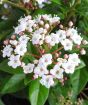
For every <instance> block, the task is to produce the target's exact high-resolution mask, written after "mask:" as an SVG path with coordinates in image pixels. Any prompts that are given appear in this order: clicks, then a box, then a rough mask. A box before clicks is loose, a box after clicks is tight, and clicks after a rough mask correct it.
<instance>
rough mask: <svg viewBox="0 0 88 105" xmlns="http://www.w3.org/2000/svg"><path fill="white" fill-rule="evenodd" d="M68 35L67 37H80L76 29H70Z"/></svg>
mask: <svg viewBox="0 0 88 105" xmlns="http://www.w3.org/2000/svg"><path fill="white" fill-rule="evenodd" d="M66 35H67V36H70V37H71V36H74V35H78V32H77V30H76V29H74V28H69V29H68V30H67V31H66Z"/></svg>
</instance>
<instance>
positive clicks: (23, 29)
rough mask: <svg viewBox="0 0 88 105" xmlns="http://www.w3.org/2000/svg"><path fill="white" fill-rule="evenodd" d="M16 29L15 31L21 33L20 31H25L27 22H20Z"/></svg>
mask: <svg viewBox="0 0 88 105" xmlns="http://www.w3.org/2000/svg"><path fill="white" fill-rule="evenodd" d="M14 29H15V33H16V34H19V33H20V32H23V31H25V29H26V23H23V24H20V25H18V26H17V27H15V28H14Z"/></svg>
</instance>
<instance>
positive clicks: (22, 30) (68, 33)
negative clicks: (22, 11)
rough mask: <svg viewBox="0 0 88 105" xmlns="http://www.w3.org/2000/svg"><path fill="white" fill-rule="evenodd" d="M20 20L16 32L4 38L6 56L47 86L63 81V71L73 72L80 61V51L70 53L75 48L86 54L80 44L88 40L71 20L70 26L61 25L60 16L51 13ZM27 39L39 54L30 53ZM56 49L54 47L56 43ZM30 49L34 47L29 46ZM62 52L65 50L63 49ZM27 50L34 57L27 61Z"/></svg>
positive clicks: (12, 62) (4, 55) (13, 64)
mask: <svg viewBox="0 0 88 105" xmlns="http://www.w3.org/2000/svg"><path fill="white" fill-rule="evenodd" d="M18 22H19V24H18V26H17V27H15V28H14V35H12V36H11V38H10V39H7V40H5V41H4V45H5V46H4V49H3V50H2V53H3V57H8V65H9V66H11V67H13V68H14V69H16V68H17V67H19V66H20V67H22V68H23V72H24V73H25V74H29V73H32V74H33V78H34V79H37V78H39V79H40V80H39V81H40V83H41V84H42V85H44V86H46V87H47V88H50V87H51V86H53V85H54V84H55V80H56V79H57V80H59V81H62V80H63V79H64V74H69V73H70V74H72V73H74V71H75V70H76V67H77V66H79V64H80V63H81V61H80V58H79V54H77V53H71V54H67V53H69V51H71V50H73V48H76V49H78V50H79V52H80V53H81V54H82V55H84V54H85V53H86V51H85V49H84V48H81V45H86V44H88V42H87V41H86V40H84V39H83V38H82V37H81V35H80V34H79V33H78V31H77V29H75V28H74V27H73V24H72V22H70V23H69V27H68V28H67V27H66V28H59V29H58V30H57V31H55V32H54V31H53V29H54V30H55V29H56V27H58V25H59V26H60V18H59V17H58V16H52V15H47V14H45V15H38V16H37V17H35V18H32V17H31V16H30V15H29V16H25V17H24V18H21V19H19V21H18ZM28 43H31V44H32V46H35V47H37V49H38V52H39V54H38V55H35V54H34V53H31V54H30V53H29V51H28V47H29V46H28ZM57 45H58V48H57V49H55V50H54V49H53V50H54V51H53V52H50V50H51V49H52V47H54V46H57ZM29 50H31V49H29ZM62 52H63V53H62ZM26 54H30V55H31V56H33V57H34V59H33V61H31V62H27V63H26V62H25V61H24V60H23V58H24V57H25V56H26Z"/></svg>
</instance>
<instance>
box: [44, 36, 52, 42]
mask: <svg viewBox="0 0 88 105" xmlns="http://www.w3.org/2000/svg"><path fill="white" fill-rule="evenodd" d="M45 42H46V43H50V42H51V36H50V35H48V36H46V37H45Z"/></svg>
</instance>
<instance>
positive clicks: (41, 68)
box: [34, 66, 48, 77]
mask: <svg viewBox="0 0 88 105" xmlns="http://www.w3.org/2000/svg"><path fill="white" fill-rule="evenodd" d="M34 73H35V74H37V75H39V76H40V77H41V76H43V75H44V74H48V70H47V68H46V67H45V66H37V67H35V69H34Z"/></svg>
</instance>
